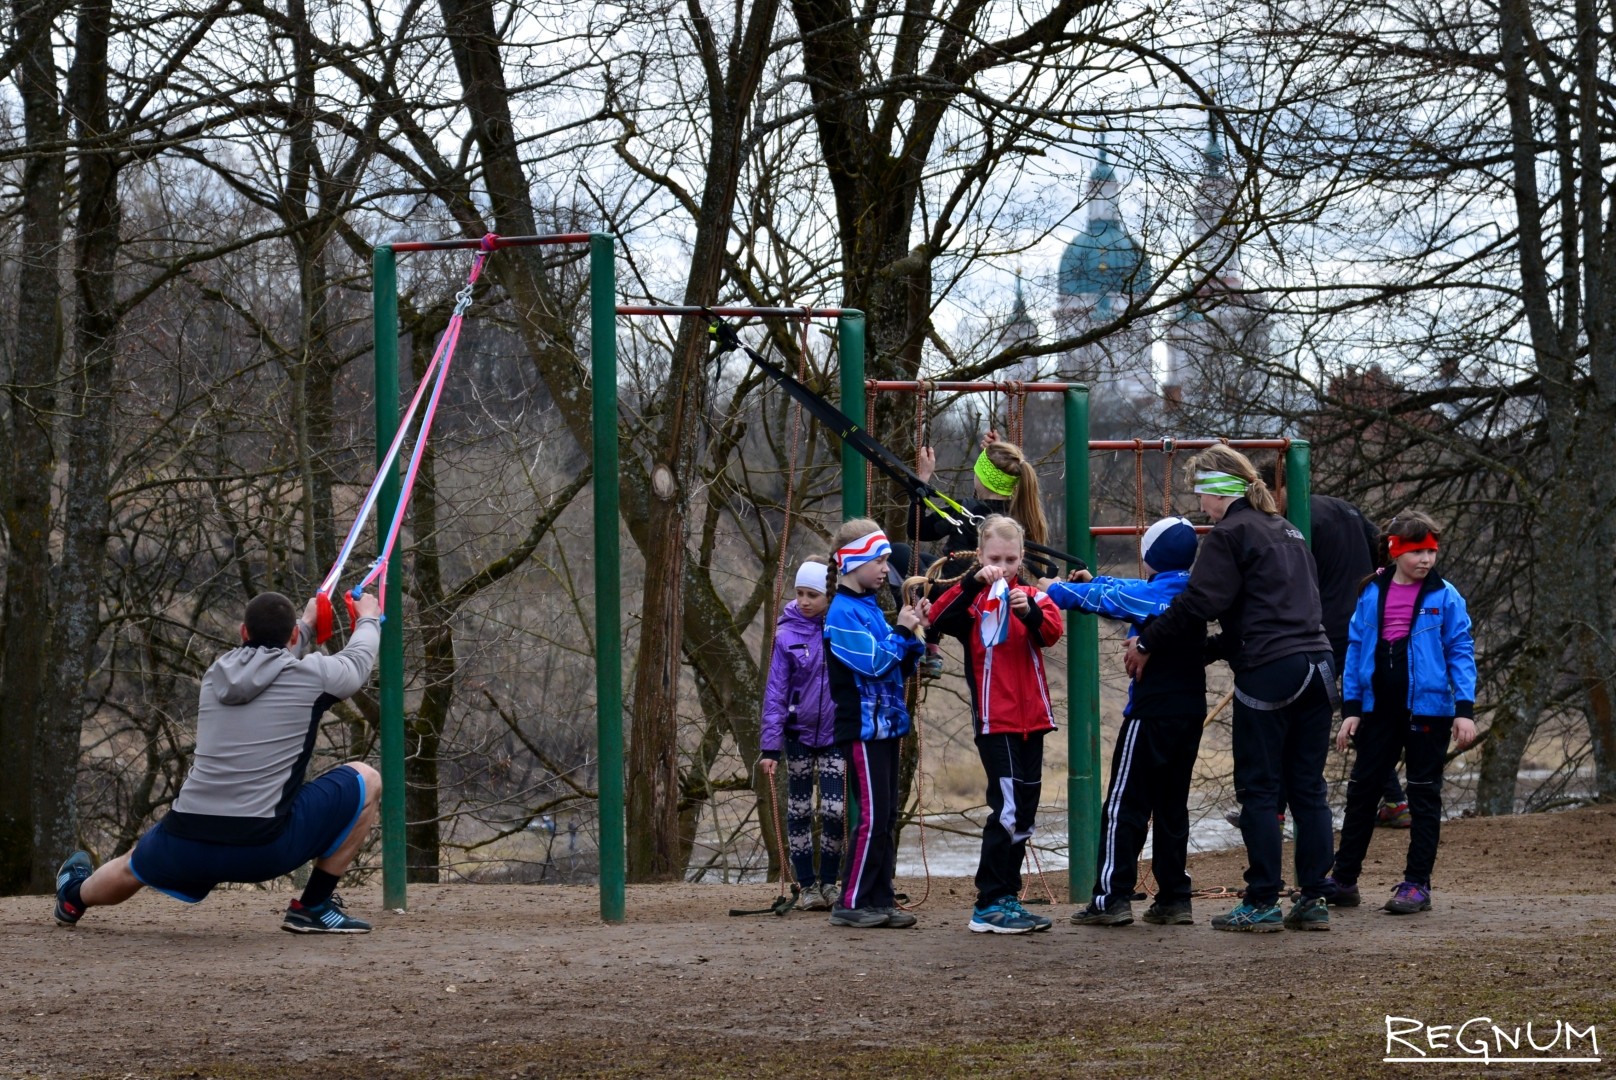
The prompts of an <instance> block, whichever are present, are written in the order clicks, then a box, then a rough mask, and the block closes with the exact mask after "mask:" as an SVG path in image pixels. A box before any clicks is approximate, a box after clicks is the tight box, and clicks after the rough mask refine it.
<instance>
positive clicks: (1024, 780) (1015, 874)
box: [976, 731, 1044, 907]
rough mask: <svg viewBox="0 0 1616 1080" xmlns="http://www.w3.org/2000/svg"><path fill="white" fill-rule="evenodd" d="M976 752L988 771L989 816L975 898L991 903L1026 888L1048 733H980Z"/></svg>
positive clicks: (1014, 894) (984, 834) (977, 900)
mask: <svg viewBox="0 0 1616 1080" xmlns="http://www.w3.org/2000/svg"><path fill="white" fill-rule="evenodd" d="M976 752H977V753H978V754H980V755H981V757H982V768H983V769H985V770H986V771H987V774H988V822H987V824H986V825H984V826H982V858H981V859H980V860H979V861H978V862H977V864H976V904H977V906H978V907H986V906H987V905H988V904H991V903H993V901H995V900H997V899H999V898H1000V897H1003V896H1019V895H1020V894H1021V863H1022V860H1023V859H1025V858H1026V856H1027V841H1028V840H1030V839H1032V831H1033V822H1034V821H1035V820H1036V818H1037V817H1038V796H1039V795H1040V794H1041V793H1042V792H1043V786H1044V733H1043V732H1042V731H1040V732H1038V733H1037V734H1034V735H1025V736H1023V735H978V736H977V737H976Z"/></svg>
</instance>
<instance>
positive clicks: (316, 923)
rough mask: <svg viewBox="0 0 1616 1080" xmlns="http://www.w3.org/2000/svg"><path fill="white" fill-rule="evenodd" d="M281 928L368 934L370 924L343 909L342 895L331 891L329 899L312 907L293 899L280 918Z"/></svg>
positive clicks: (296, 931)
mask: <svg viewBox="0 0 1616 1080" xmlns="http://www.w3.org/2000/svg"><path fill="white" fill-rule="evenodd" d="M281 929H282V930H288V931H290V932H291V933H294V934H368V933H370V924H369V923H368V922H365V921H364V920H363V919H356V918H354V917H353V916H351V915H349V914H348V913H347V912H346V911H344V910H343V907H342V897H340V896H338V895H336V894H335V893H333V894H332V895H331V897H330V899H328V900H326V901H325V902H324V903H321V904H315V905H314V906H313V907H304V906H303V904H302V903H301V902H300V901H297V900H293V901H292V902H291V904H290V905H288V907H287V908H286V916H285V917H284V918H282V919H281Z"/></svg>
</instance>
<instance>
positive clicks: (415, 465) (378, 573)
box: [316, 233, 498, 610]
mask: <svg viewBox="0 0 1616 1080" xmlns="http://www.w3.org/2000/svg"><path fill="white" fill-rule="evenodd" d="M497 239H498V238H497V237H496V236H495V235H494V234H493V233H488V234H487V235H485V236H484V237H483V239H482V246H481V248H480V249H479V250H478V252H477V258H476V260H475V261H474V262H473V263H472V265H471V273H470V274H469V275H468V276H467V278H466V284H465V285H464V286H463V287H462V288H461V290H460V291H459V292H458V293H456V294H455V306H454V310H453V312H451V314H450V316H449V323H448V325H447V326H445V327H444V330H443V336H442V337H440V338H439V339H438V347H437V349H436V351H435V352H434V353H433V354H432V362H431V363H429V364H428V365H427V367H426V371H425V372H423V373H422V376H421V380H420V382H419V383H418V384H417V385H416V388H415V394H414V396H413V397H412V398H411V399H410V406H409V408H408V409H407V410H406V411H405V413H404V416H403V417H402V418H401V419H400V422H399V425H398V431H397V432H395V433H394V435H393V441H392V444H391V445H390V446H388V448H387V453H386V455H385V456H384V457H383V458H382V462H381V464H380V465H378V466H377V468H376V475H375V477H374V479H372V480H371V484H370V490H369V491H368V492H366V493H365V499H364V502H363V503H361V504H360V507H359V512H358V513H357V514H356V515H355V516H354V522H353V525H352V526H350V527H349V529H348V535H347V537H346V538H345V539H344V540H343V543H342V547H341V548H340V549H339V550H338V552H337V557H336V560H335V562H333V563H332V566H331V570H330V572H329V573H327V574H326V576H325V579H324V580H323V581H322V582H321V583H320V587H319V589H318V590H317V592H316V595H317V597H319V598H322V599H324V600H325V603H326V604H329V603H330V600H329V597H330V596H331V593H332V592H333V591H334V590H335V589H336V587H337V582H338V581H339V580H340V579H341V577H342V571H343V568H344V567H345V566H346V565H347V563H348V559H349V557H350V556H351V555H352V554H353V550H354V546H355V545H356V544H357V543H358V541H359V534H360V532H361V531H362V530H363V528H364V525H365V521H366V519H367V518H369V516H370V512H371V510H372V509H374V508H375V506H376V500H377V498H378V497H379V496H380V495H381V489H382V485H383V484H384V483H385V482H386V480H387V478H388V477H389V476H391V475H393V468H394V466H395V464H396V463H397V461H398V456H399V451H400V450H402V449H403V447H404V439H405V437H406V436H407V435H408V434H409V429H410V424H411V423H412V422H414V420H415V414H416V411H417V410H418V409H419V408H420V406H421V401H422V399H423V397H425V396H426V393H427V388H428V387H429V386H430V387H431V397H430V399H428V401H427V408H426V412H425V414H424V415H423V416H422V418H421V426H420V430H419V432H418V433H417V435H416V439H415V449H414V451H413V452H412V453H411V455H410V464H409V470H408V472H407V473H406V476H405V481H404V485H403V487H402V489H401V491H400V495H399V501H398V507H397V509H396V510H395V511H394V514H393V522H392V525H391V526H390V527H389V529H388V530H387V539H386V542H385V543H384V545H383V546H382V550H381V554H380V555H379V556H377V558H376V561H375V562H373V563H372V564H371V567H370V570H369V572H367V573H366V574H365V576H364V578H363V579H362V580H361V581H360V582H359V584H358V585H355V586H354V588H353V593H352V595H353V597H354V598H357V597H358V594H359V593H360V592H362V591H363V590H364V588H365V586H366V585H369V584H370V583H371V582H372V581H377V580H378V579H379V581H380V587H379V589H378V596H377V599H378V600H379V601H380V602H381V603H382V604H383V605H385V604H386V602H387V588H386V586H387V564H388V560H389V559H391V557H392V553H393V547H394V545H395V544H397V542H398V535H399V531H400V530H401V529H402V527H403V524H404V515H405V512H406V511H407V510H408V508H409V502H410V495H411V493H412V492H413V490H414V487H415V479H416V476H417V474H418V473H419V471H420V467H421V457H422V453H423V452H424V450H425V449H426V442H427V436H428V435H429V434H430V433H431V431H432V421H433V418H434V417H435V416H436V415H437V410H438V401H439V399H440V398H441V397H442V396H443V387H444V384H445V383H446V382H447V380H448V375H449V367H450V365H451V364H452V363H453V362H454V353H455V347H456V346H457V345H458V344H459V343H460V329H461V326H462V324H463V323H464V321H465V315H466V311H467V310H468V309H469V308H470V307H471V301H472V296H473V289H474V287H475V286H476V284H477V279H478V278H479V277H481V276H482V272H483V266H484V264H485V263H486V262H487V261H488V256H489V255H490V254H491V253H492V252H493V251H494V248H495V247H496V242H497ZM384 610H385V607H384Z"/></svg>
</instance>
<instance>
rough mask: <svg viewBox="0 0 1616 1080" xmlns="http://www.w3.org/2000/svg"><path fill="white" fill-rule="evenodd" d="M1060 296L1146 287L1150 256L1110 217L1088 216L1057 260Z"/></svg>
mask: <svg viewBox="0 0 1616 1080" xmlns="http://www.w3.org/2000/svg"><path fill="white" fill-rule="evenodd" d="M1059 284H1060V291H1061V294H1062V295H1063V296H1079V295H1089V296H1094V295H1099V296H1110V295H1123V296H1131V295H1138V294H1141V293H1144V292H1147V291H1148V290H1149V289H1150V260H1149V259H1148V258H1147V257H1146V256H1145V252H1144V249H1143V248H1141V247H1140V246H1139V244H1138V242H1137V241H1135V240H1134V238H1133V237H1131V236H1129V235H1128V232H1127V230H1126V229H1124V228H1123V227H1122V222H1120V221H1118V220H1117V219H1116V218H1114V217H1109V216H1107V217H1098V218H1096V217H1091V218H1090V219H1089V223H1088V227H1087V228H1086V229H1085V230H1084V231H1083V232H1081V233H1079V234H1078V235H1077V236H1076V237H1075V238H1074V239H1073V240H1072V242H1071V243H1070V244H1067V245H1066V250H1065V251H1064V252H1063V253H1062V254H1061V260H1060V282H1059Z"/></svg>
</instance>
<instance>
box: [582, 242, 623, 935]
mask: <svg viewBox="0 0 1616 1080" xmlns="http://www.w3.org/2000/svg"><path fill="white" fill-rule="evenodd" d="M589 365H590V379H591V381H592V383H593V391H594V392H593V395H592V403H591V411H590V441H591V442H592V443H593V444H594V470H595V480H594V483H595V739H596V743H597V756H598V760H599V762H600V776H599V780H598V781H597V785H598V788H599V792H600V917H601V919H602V920H603V921H605V922H608V923H620V922H622V921H623V906H624V897H623V892H624V888H623V886H624V882H625V880H626V879H627V876H628V863H627V846H626V843H625V840H624V836H625V833H624V821H623V819H624V806H623V613H622V587H621V586H622V582H621V575H620V558H619V556H620V552H619V550H618V542H617V528H618V505H617V503H618V461H617V266H616V254H615V242H614V240H613V237H612V236H611V235H610V234H609V233H591V234H590V237H589Z"/></svg>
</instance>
